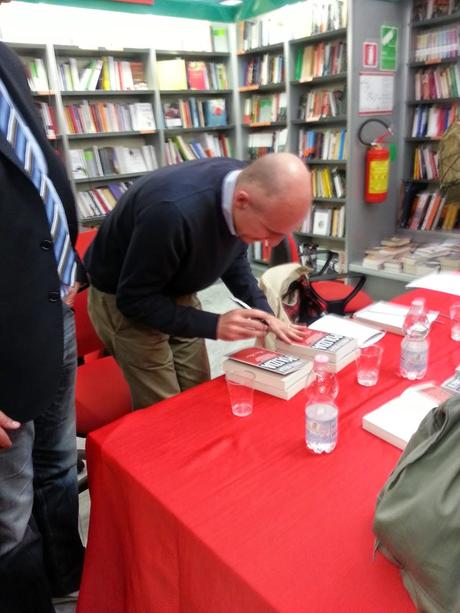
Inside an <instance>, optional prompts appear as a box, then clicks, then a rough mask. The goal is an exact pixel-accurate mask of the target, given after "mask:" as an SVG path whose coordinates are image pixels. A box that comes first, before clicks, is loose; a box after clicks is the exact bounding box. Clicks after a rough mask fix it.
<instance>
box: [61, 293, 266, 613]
mask: <svg viewBox="0 0 460 613" xmlns="http://www.w3.org/2000/svg"><path fill="white" fill-rule="evenodd" d="M199 297H200V300H201V304H202V307H203V310H205V311H211V312H213V313H225V312H227V311H230V310H231V309H234V308H236V305H235V303H234V302H232V301H231V300H230V293H229V291H228V290H227V288H226V287H225V285H224V284H223V283H216V284H215V285H213V286H211V287H210V288H208V289H207V290H205V291H203V292H201V293H200V295H199ZM253 343H254V341H253V340H250V341H235V342H225V341H212V340H207V341H206V344H207V348H208V354H209V361H210V366H211V377H212V378H215V377H218V376H219V375H221V374H222V360H223V357H224V355H225V354H226V353H228V352H230V351H234V350H235V349H237V348H238V347H245V346H249V345H252V344H253ZM84 444H85V441H84V439H78V446H79V447H83V446H84ZM89 507H90V502H89V494H88V492H87V491H86V492H83V493H82V494H80V533H81V535H82V539H83V541H84V542H85V544H86V536H87V532H88V521H89ZM63 613H64V612H63ZM65 613H67V611H66V612H65Z"/></svg>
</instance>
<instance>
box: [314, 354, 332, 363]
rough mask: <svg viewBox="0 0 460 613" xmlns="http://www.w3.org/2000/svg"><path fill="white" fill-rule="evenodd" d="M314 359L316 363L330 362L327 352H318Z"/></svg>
mask: <svg viewBox="0 0 460 613" xmlns="http://www.w3.org/2000/svg"><path fill="white" fill-rule="evenodd" d="M314 361H315V363H316V364H327V363H328V362H329V358H328V357H327V355H326V354H325V353H317V354H316V355H315V359H314Z"/></svg>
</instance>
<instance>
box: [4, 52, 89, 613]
mask: <svg viewBox="0 0 460 613" xmlns="http://www.w3.org/2000/svg"><path fill="white" fill-rule="evenodd" d="M0 218H1V223H0V251H1V257H0V278H1V280H2V282H1V284H0V611H2V613H31V612H32V611H34V612H38V611H39V612H40V613H48V612H50V613H51V612H52V611H54V608H53V605H52V600H51V598H52V596H63V595H65V594H68V593H70V592H73V591H75V590H77V589H78V586H79V582H80V576H81V569H82V562H83V551H84V550H83V547H82V544H81V541H80V537H79V534H78V491H77V480H76V438H75V413H74V381H75V373H76V346H75V324H74V319H73V312H72V309H71V305H72V302H73V298H74V295H75V292H76V291H77V289H78V285H79V281H78V280H83V278H84V274H83V269H82V267H81V264H80V263H79V262H78V258H77V256H76V255H75V252H74V249H73V245H74V244H75V239H76V235H77V218H76V212H75V205H74V199H73V195H72V191H71V187H70V184H69V182H68V179H67V177H66V174H65V171H64V168H63V166H62V164H61V163H60V161H59V159H58V157H57V155H56V153H55V152H54V150H53V149H52V148H51V146H50V145H49V143H48V141H47V139H46V136H45V132H44V130H43V126H42V125H41V122H40V120H39V118H38V116H37V114H36V111H35V108H34V103H33V99H32V96H31V94H30V90H29V87H28V84H27V80H26V77H25V73H24V69H23V66H22V64H21V62H20V60H19V58H18V57H17V56H16V55H15V54H14V53H13V52H12V51H11V50H10V49H8V47H7V46H6V45H4V44H3V43H1V44H0Z"/></svg>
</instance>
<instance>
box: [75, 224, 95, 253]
mask: <svg viewBox="0 0 460 613" xmlns="http://www.w3.org/2000/svg"><path fill="white" fill-rule="evenodd" d="M96 234H97V230H96V229H94V230H86V231H85V232H80V233H79V235H78V237H77V244H76V245H75V249H76V251H77V253H78V255H79V256H80V258H81V259H83V257H84V255H85V253H86V251H87V250H88V247H89V246H90V245H91V243H92V242H93V240H94V238H95V236H96Z"/></svg>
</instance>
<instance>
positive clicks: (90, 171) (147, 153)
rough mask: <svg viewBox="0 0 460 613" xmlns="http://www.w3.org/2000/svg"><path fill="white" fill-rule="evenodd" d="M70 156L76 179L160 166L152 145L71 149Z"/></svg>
mask: <svg viewBox="0 0 460 613" xmlns="http://www.w3.org/2000/svg"><path fill="white" fill-rule="evenodd" d="M69 157H70V165H71V169H72V175H73V178H74V179H87V178H90V177H104V176H106V175H118V174H128V173H137V172H139V173H142V172H147V171H148V170H155V168H158V162H157V156H156V152H155V149H154V148H153V146H152V145H143V146H142V147H122V146H116V147H96V146H93V147H86V148H84V149H70V151H69Z"/></svg>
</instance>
